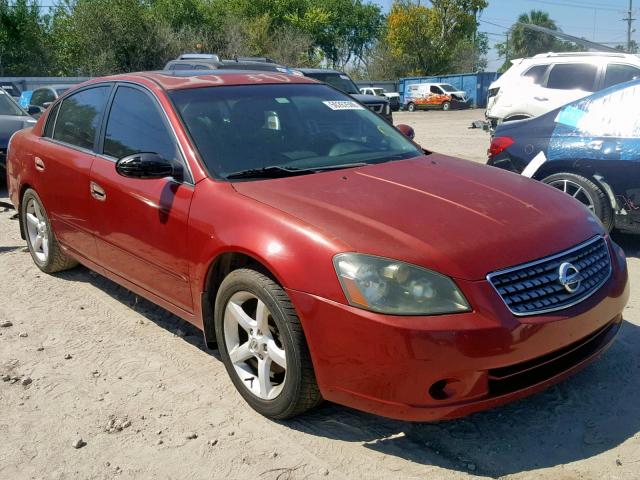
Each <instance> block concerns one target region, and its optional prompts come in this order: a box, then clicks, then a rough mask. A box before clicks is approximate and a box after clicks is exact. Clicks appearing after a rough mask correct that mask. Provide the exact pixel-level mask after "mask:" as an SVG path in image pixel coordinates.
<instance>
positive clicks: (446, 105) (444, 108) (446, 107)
mask: <svg viewBox="0 0 640 480" xmlns="http://www.w3.org/2000/svg"><path fill="white" fill-rule="evenodd" d="M449 110H451V102H442V111H444V112H448V111H449Z"/></svg>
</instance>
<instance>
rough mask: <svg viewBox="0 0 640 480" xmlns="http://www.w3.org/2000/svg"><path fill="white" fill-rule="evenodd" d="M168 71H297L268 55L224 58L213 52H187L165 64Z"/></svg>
mask: <svg viewBox="0 0 640 480" xmlns="http://www.w3.org/2000/svg"><path fill="white" fill-rule="evenodd" d="M164 70H167V71H176V70H180V71H191V70H257V71H260V72H279V73H289V74H291V73H295V72H294V71H292V70H291V69H290V68H288V67H285V66H283V65H279V64H278V63H276V62H275V61H274V60H273V59H271V58H268V57H236V58H234V59H233V60H223V59H221V58H220V57H219V56H218V55H215V54H212V53H185V54H183V55H180V57H178V58H177V59H175V60H171V61H169V62H167V64H166V65H165V66H164Z"/></svg>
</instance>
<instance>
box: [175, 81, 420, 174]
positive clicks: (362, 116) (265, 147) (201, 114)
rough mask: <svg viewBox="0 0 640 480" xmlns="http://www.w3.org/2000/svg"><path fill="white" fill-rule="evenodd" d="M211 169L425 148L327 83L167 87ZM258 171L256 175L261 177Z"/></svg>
mask: <svg viewBox="0 0 640 480" xmlns="http://www.w3.org/2000/svg"><path fill="white" fill-rule="evenodd" d="M169 95H170V97H171V99H172V100H173V102H174V104H175V106H176V108H177V110H178V111H179V112H180V115H181V117H182V119H183V121H184V123H185V125H186V127H187V129H188V131H189V133H190V135H191V137H192V138H193V140H194V142H195V144H196V147H197V148H198V151H199V153H200V156H201V158H202V160H203V161H204V163H205V164H206V166H207V169H208V170H209V172H210V173H211V174H212V175H214V176H215V177H218V178H228V179H231V177H232V178H240V177H239V176H238V173H241V172H244V173H246V175H245V176H244V177H243V178H249V179H250V178H252V177H251V175H249V173H248V172H251V171H255V170H258V169H263V170H264V169H268V173H270V174H273V176H276V174H277V175H278V176H287V175H288V174H294V172H298V173H299V172H301V171H304V172H308V173H313V172H314V171H319V170H326V169H332V168H341V167H342V168H346V166H354V164H358V165H366V164H371V163H381V162H385V161H391V160H401V159H405V158H412V157H416V156H418V155H421V154H422V152H421V151H420V150H419V149H418V148H417V147H416V146H415V145H414V144H413V143H411V142H410V141H409V140H407V139H406V138H405V137H404V136H403V135H402V134H401V133H400V132H398V131H397V130H396V129H395V128H394V127H393V126H391V125H389V124H388V123H387V122H385V121H384V120H383V119H381V118H380V117H379V116H378V115H376V114H375V113H373V112H371V111H370V110H368V109H367V108H364V107H363V106H362V105H360V104H359V103H357V102H355V101H353V99H352V98H350V97H348V96H345V95H343V94H341V93H340V92H337V91H336V90H334V89H332V88H329V87H327V86H326V85H310V84H298V85H291V84H287V85H242V86H226V87H224V86H223V87H206V88H192V89H184V90H175V91H173V92H170V93H169ZM264 174H265V172H264V171H262V172H260V175H259V174H256V175H255V178H259V177H262V178H265V175H264Z"/></svg>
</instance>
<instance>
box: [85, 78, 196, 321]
mask: <svg viewBox="0 0 640 480" xmlns="http://www.w3.org/2000/svg"><path fill="white" fill-rule="evenodd" d="M103 143H104V145H103V147H102V149H101V151H102V155H98V156H97V158H96V160H95V162H94V163H93V167H92V169H91V182H92V188H93V189H94V191H93V197H92V213H93V216H94V218H95V219H96V230H97V234H96V238H97V245H98V254H99V257H100V263H101V264H102V266H103V267H104V268H106V269H107V270H109V271H111V272H112V273H115V274H116V275H118V276H120V277H122V278H124V279H126V280H128V281H130V282H132V283H134V284H136V285H137V286H138V287H142V288H143V289H145V290H147V291H149V292H151V293H153V294H155V295H158V296H160V297H162V298H163V299H164V300H166V301H168V302H170V303H172V304H174V305H176V306H178V307H180V308H181V309H183V310H186V311H187V312H191V311H192V309H193V303H192V296H191V290H190V284H189V267H188V262H187V255H186V253H187V223H188V218H189V207H190V205H191V197H192V195H193V186H192V185H191V184H190V183H189V181H190V179H189V178H187V180H186V181H185V182H177V181H175V180H173V179H171V178H163V179H136V178H125V177H123V176H120V175H119V174H118V173H117V172H116V168H115V166H116V163H115V162H116V160H117V159H119V158H123V157H125V156H128V155H131V154H134V153H139V152H153V153H156V154H158V155H160V156H161V157H163V158H165V159H167V160H172V161H175V162H177V163H181V164H182V165H183V166H184V159H183V158H182V156H181V154H180V150H179V148H178V146H177V140H176V139H175V135H174V134H173V131H172V130H171V129H170V128H169V126H168V123H167V120H166V117H165V115H164V113H163V112H162V110H161V107H160V105H159V104H158V102H157V100H156V99H155V98H154V97H153V96H152V95H151V94H150V93H149V92H147V91H146V90H144V89H142V88H138V87H135V86H131V85H119V86H118V87H117V90H116V92H115V95H114V97H113V102H112V104H111V108H110V111H109V113H108V117H107V122H106V126H105V132H104V142H103ZM185 174H186V175H187V177H188V172H187V171H186V169H185Z"/></svg>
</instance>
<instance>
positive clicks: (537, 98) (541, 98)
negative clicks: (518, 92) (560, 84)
mask: <svg viewBox="0 0 640 480" xmlns="http://www.w3.org/2000/svg"><path fill="white" fill-rule="evenodd" d="M533 98H534V99H535V100H537V101H539V102H548V101H549V99H548V98H547V97H533Z"/></svg>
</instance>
